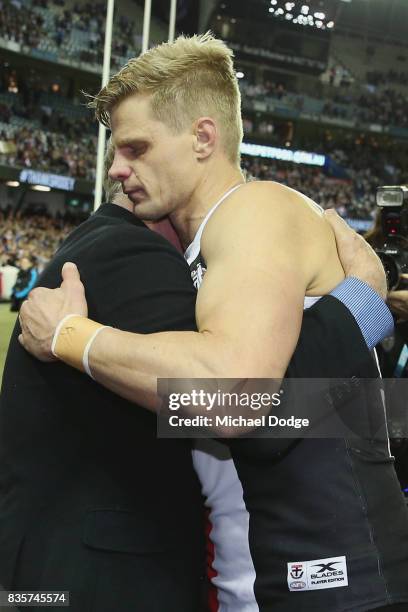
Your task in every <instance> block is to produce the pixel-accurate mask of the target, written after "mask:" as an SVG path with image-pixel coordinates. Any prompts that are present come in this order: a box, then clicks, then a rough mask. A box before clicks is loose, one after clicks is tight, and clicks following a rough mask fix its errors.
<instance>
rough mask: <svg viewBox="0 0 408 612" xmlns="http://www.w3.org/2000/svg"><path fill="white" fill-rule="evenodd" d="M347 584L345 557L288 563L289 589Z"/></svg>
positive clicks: (300, 589) (308, 589)
mask: <svg viewBox="0 0 408 612" xmlns="http://www.w3.org/2000/svg"><path fill="white" fill-rule="evenodd" d="M345 586H348V577H347V562H346V557H329V558H328V559H314V560H313V561H291V562H290V563H288V587H289V591H314V590H317V589H334V588H338V587H345Z"/></svg>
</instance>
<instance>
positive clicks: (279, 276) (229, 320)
mask: <svg viewBox="0 0 408 612" xmlns="http://www.w3.org/2000/svg"><path fill="white" fill-rule="evenodd" d="M246 234H247V232H244V233H243V235H241V236H240V235H239V232H238V234H237V233H235V236H234V240H233V242H231V243H230V245H229V246H230V248H228V241H227V242H225V241H224V246H223V248H222V249H221V250H219V251H218V253H217V255H216V256H214V257H212V258H211V260H210V262H209V264H208V271H207V273H206V275H205V277H204V281H203V284H202V286H201V288H200V290H199V293H198V299H197V324H198V328H199V331H200V332H207V333H212V334H215V335H217V336H219V337H222V338H223V339H224V340H225V342H226V343H227V344H228V345H229V346H230V348H231V352H230V359H231V371H234V373H236V374H237V376H234V377H237V378H238V377H252V378H261V377H265V378H273V377H276V378H277V377H279V376H281V375H283V373H284V372H285V370H286V367H287V365H288V363H289V360H290V357H291V356H292V353H293V351H294V350H295V347H296V343H297V340H298V337H299V333H300V326H301V322H302V316H303V300H304V295H305V279H304V274H303V272H302V266H301V265H300V264H299V263H298V262H297V261H296V249H295V252H293V251H291V250H290V249H291V245H290V244H288V242H289V241H288V240H285V238H284V236H283V234H281V233H280V232H279V231H276V232H275V239H274V238H273V236H269V235H266V234H263V235H262V233H261V235H258V240H257V241H256V242H255V241H254V240H251V241H250V244H251V247H250V248H248V246H247V244H248V242H247V240H245V243H243V244H240V241H241V240H243V239H244V238H245V237H247V238H248V236H246ZM249 234H251V230H249ZM253 238H254V237H253Z"/></svg>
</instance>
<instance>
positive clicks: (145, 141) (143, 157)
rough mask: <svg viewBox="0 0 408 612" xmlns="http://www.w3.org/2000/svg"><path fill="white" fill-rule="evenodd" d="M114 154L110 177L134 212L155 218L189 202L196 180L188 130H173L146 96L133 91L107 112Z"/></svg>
mask: <svg viewBox="0 0 408 612" xmlns="http://www.w3.org/2000/svg"><path fill="white" fill-rule="evenodd" d="M111 126H112V141H113V145H114V147H115V157H114V160H113V163H112V166H111V168H110V170H109V176H110V178H111V179H113V180H115V181H120V182H121V183H122V189H123V191H124V193H126V194H127V195H128V197H129V199H130V200H131V201H132V202H133V204H134V205H135V214H136V215H137V216H138V217H139V218H141V219H146V220H156V219H160V218H161V217H163V216H164V215H167V214H169V213H171V212H172V211H174V210H175V209H176V208H182V207H184V206H185V204H186V203H187V202H188V200H189V198H190V197H191V194H192V192H193V190H194V183H197V181H198V171H199V168H198V163H197V161H196V160H195V157H194V149H193V144H194V135H193V133H192V131H191V132H190V131H184V132H182V133H180V134H174V133H173V132H172V131H171V130H170V128H168V127H167V126H166V125H165V124H164V123H162V122H160V121H157V120H156V119H154V118H153V117H152V114H151V111H150V101H149V97H148V96H144V95H140V94H139V95H137V94H136V95H132V96H129V97H128V98H125V99H124V100H123V101H122V102H120V103H119V104H118V105H117V106H116V107H115V108H114V109H113V111H112V114H111Z"/></svg>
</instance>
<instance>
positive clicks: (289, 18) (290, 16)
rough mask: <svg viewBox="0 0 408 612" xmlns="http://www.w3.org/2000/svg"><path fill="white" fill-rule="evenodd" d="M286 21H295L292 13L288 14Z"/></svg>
mask: <svg viewBox="0 0 408 612" xmlns="http://www.w3.org/2000/svg"><path fill="white" fill-rule="evenodd" d="M285 19H287V20H288V21H291V20H292V19H293V15H292V13H286V15H285Z"/></svg>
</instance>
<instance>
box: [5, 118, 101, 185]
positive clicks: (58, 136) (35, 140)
mask: <svg viewBox="0 0 408 612" xmlns="http://www.w3.org/2000/svg"><path fill="white" fill-rule="evenodd" d="M95 163H96V136H91V135H89V134H85V135H82V136H77V137H76V138H75V139H71V138H69V137H67V136H66V135H65V134H64V133H55V132H48V131H44V130H41V129H36V128H32V127H28V126H24V127H14V128H8V129H7V130H6V129H4V126H3V129H2V126H0V164H4V165H8V166H16V167H22V168H32V169H33V170H41V171H44V172H51V173H54V174H63V175H66V176H71V177H73V178H80V179H86V180H89V181H93V180H94V179H95Z"/></svg>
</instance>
